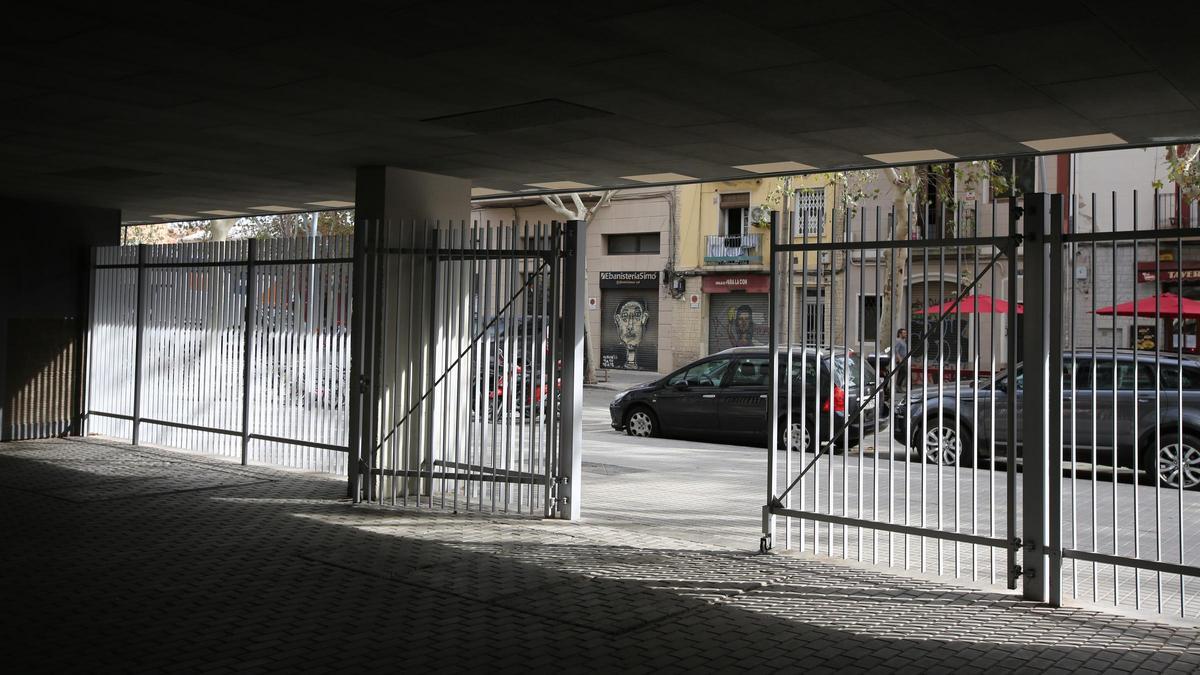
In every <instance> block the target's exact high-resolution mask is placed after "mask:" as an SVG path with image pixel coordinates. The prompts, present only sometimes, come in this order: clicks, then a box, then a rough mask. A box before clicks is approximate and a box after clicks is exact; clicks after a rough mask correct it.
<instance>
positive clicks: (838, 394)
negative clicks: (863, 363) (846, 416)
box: [821, 386, 846, 412]
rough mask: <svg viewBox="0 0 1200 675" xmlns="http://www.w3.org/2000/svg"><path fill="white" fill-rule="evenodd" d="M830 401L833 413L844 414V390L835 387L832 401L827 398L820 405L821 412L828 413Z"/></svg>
mask: <svg viewBox="0 0 1200 675" xmlns="http://www.w3.org/2000/svg"><path fill="white" fill-rule="evenodd" d="M830 400H832V401H833V411H834V412H846V390H845V389H842V388H841V387H837V386H835V387H834V388H833V398H832V399H828V398H827V399H825V402H824V403H822V404H821V410H822V411H823V412H829V401H830Z"/></svg>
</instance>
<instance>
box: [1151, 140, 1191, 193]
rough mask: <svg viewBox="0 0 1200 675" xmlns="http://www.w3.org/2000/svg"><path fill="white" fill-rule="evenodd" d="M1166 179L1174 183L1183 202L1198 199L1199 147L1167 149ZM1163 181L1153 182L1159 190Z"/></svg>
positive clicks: (1175, 146)
mask: <svg viewBox="0 0 1200 675" xmlns="http://www.w3.org/2000/svg"><path fill="white" fill-rule="evenodd" d="M1167 178H1168V179H1170V180H1171V181H1172V182H1174V183H1175V184H1176V185H1177V186H1178V189H1179V194H1180V196H1181V197H1182V198H1183V199H1185V200H1189V201H1191V200H1194V199H1197V198H1200V145H1195V146H1192V145H1173V146H1170V147H1168V148H1167ZM1162 188H1163V181H1161V180H1156V181H1154V189H1155V190H1161V189H1162Z"/></svg>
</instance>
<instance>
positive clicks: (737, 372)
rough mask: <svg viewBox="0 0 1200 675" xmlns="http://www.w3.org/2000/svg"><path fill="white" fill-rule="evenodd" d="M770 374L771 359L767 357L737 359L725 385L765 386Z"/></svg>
mask: <svg viewBox="0 0 1200 675" xmlns="http://www.w3.org/2000/svg"><path fill="white" fill-rule="evenodd" d="M770 374H771V360H770V359H767V358H754V359H738V361H737V365H736V366H734V368H733V375H731V376H730V377H729V382H728V384H726V385H725V386H727V387H765V386H767V384H768V382H767V380H768V377H769V376H770Z"/></svg>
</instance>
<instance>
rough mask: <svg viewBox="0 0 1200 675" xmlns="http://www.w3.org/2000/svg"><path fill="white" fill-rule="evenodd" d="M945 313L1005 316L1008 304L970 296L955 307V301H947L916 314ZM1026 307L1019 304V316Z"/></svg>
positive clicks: (988, 298) (980, 296)
mask: <svg viewBox="0 0 1200 675" xmlns="http://www.w3.org/2000/svg"><path fill="white" fill-rule="evenodd" d="M944 312H953V313H955V314H1005V313H1007V312H1008V303H1007V302H1005V301H1004V300H999V299H993V298H992V296H990V295H968V296H967V297H965V298H963V299H962V300H960V301H959V303H958V305H957V306H955V304H954V301H953V300H947V301H946V302H943V303H942V304H940V305H937V306H936V307H927V308H925V309H918V310H917V311H916V312H915V313H916V314H925V313H929V314H942V313H944ZM1024 313H1025V307H1024V306H1023V305H1021V303H1019V302H1018V303H1017V314H1024Z"/></svg>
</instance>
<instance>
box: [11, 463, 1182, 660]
mask: <svg viewBox="0 0 1200 675" xmlns="http://www.w3.org/2000/svg"><path fill="white" fill-rule="evenodd" d="M713 451H714V452H715V450H713ZM343 492H344V487H343V484H342V483H341V482H340V481H334V480H330V479H328V478H326V477H322V476H315V475H309V474H297V473H287V472H284V471H279V470H274V469H267V468H261V467H251V468H243V467H240V466H237V465H234V464H229V463H227V462H226V461H224V460H219V459H213V458H209V457H203V456H198V455H192V454H184V453H180V452H173V451H165V450H153V449H132V448H130V447H129V446H127V445H125V444H122V443H115V442H114V443H106V442H100V441H95V440H92V441H80V440H56V441H36V442H19V443H9V444H5V445H3V446H0V495H3V499H4V506H5V508H4V516H3V522H4V537H3V539H2V540H0V541H2V543H0V550H2V555H3V560H4V563H5V565H4V567H5V573H4V574H3V575H2V576H0V597H3V598H4V608H5V611H4V612H3V614H2V615H0V616H2V618H0V630H2V631H3V635H4V636H5V638H6V639H5V642H6V644H7V645H8V646H7V648H6V650H5V652H6V653H5V656H6V657H7V658H6V665H8V666H9V668H16V670H15V671H13V672H25V671H42V672H51V671H53V672H61V671H85V670H86V671H99V672H108V671H138V672H148V671H167V670H184V671H220V670H248V671H251V672H253V671H312V672H318V671H332V670H335V669H336V670H353V671H363V670H369V671H398V670H411V671H416V670H417V669H420V668H427V667H428V668H437V669H438V670H439V671H465V670H479V669H482V668H487V669H488V670H490V671H500V672H506V671H518V670H519V671H522V672H530V671H538V670H548V669H551V668H554V669H556V670H566V671H614V670H618V669H620V670H627V671H633V672H657V671H672V672H674V671H685V670H686V671H718V670H732V669H739V670H751V671H768V670H770V671H775V670H780V669H796V670H799V669H805V670H808V669H814V670H817V671H822V670H824V671H832V670H847V671H857V672H868V671H902V672H914V673H916V672H930V671H935V672H937V671H940V672H950V671H957V670H1030V671H1034V670H1036V671H1043V670H1060V671H1067V670H1082V669H1092V670H1096V671H1099V670H1123V671H1134V670H1142V671H1145V672H1165V671H1170V672H1191V671H1194V670H1196V669H1197V668H1200V633H1198V632H1197V630H1196V629H1195V628H1194V627H1182V626H1172V625H1166V624H1160V623H1151V622H1147V621H1142V620H1137V619H1131V618H1126V617H1121V616H1117V615H1113V614H1107V613H1104V612H1098V611H1088V610H1082V609H1061V610H1049V609H1046V608H1042V607H1039V606H1036V605H1032V604H1028V603H1022V602H1019V601H1017V600H1015V599H1013V597H1012V596H1010V595H1005V594H999V593H992V592H987V591H982V590H971V589H966V588H962V587H957V586H954V585H951V584H946V583H939V582H933V581H927V580H918V579H908V578H904V577H899V576H892V575H889V574H886V573H884V572H879V571H871V570H866V569H861V568H856V567H852V566H847V565H841V564H834V563H829V562H825V561H821V560H813V559H804V558H797V557H792V556H786V555H771V556H759V555H755V554H753V553H751V552H749V551H747V550H746V549H747V548H748V547H747V546H738V547H734V548H730V547H727V546H722V545H720V543H718V542H715V541H709V542H703V541H690V540H688V539H693V538H688V539H678V538H670V537H666V536H663V535H662V534H661V530H659V531H649V530H645V531H639V530H637V529H636V528H617V527H612V526H609V525H607V524H605V523H604V522H603V519H602V518H595V519H592V520H591V521H589V522H587V523H577V524H568V523H556V522H542V521H538V520H521V519H516V518H507V519H489V518H485V517H479V516H475V515H457V516H452V515H443V514H438V513H435V512H422V513H417V512H412V511H398V510H382V509H372V508H365V507H354V506H351V505H350V504H347V503H346V502H344V501H343V500H342V499H341V496H342V494H343ZM680 517H681V518H682V517H686V516H680ZM743 541H744V540H743Z"/></svg>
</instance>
